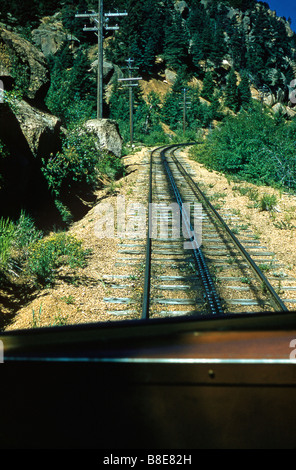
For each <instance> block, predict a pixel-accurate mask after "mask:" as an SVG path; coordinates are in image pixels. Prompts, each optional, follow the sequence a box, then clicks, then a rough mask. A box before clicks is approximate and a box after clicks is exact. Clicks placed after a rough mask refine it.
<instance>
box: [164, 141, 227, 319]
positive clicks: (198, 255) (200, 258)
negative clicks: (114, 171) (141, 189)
mask: <svg viewBox="0 0 296 470" xmlns="http://www.w3.org/2000/svg"><path fill="white" fill-rule="evenodd" d="M185 145H192V144H182V145H178V146H177V147H184V146H185ZM175 147H176V145H174V146H171V147H169V148H166V149H165V150H163V151H161V152H160V155H161V159H162V162H163V165H164V168H165V170H166V174H167V177H168V179H169V182H170V184H171V187H172V189H173V192H174V195H175V198H176V201H177V203H178V205H179V208H180V212H181V214H182V221H183V223H184V224H185V228H186V232H187V234H193V236H192V237H191V238H190V240H189V241H190V242H191V245H192V250H193V254H194V259H195V262H196V265H197V268H198V272H199V275H200V277H201V281H202V284H203V287H204V290H205V297H206V300H207V303H208V306H209V309H210V312H211V314H212V315H217V314H218V315H223V313H224V310H223V307H222V304H221V300H220V298H219V296H218V294H217V291H216V288H215V283H214V281H213V279H212V276H211V274H210V271H209V268H208V266H207V263H206V260H205V258H204V255H203V253H202V250H201V248H200V247H198V246H197V242H196V239H195V235H194V230H193V228H192V225H191V223H190V217H189V216H188V214H187V211H186V209H185V207H184V203H183V201H182V197H181V194H180V192H179V190H178V188H177V185H176V182H175V179H174V177H173V174H172V172H171V169H170V167H169V164H168V162H167V160H166V157H165V153H166V152H167V151H169V150H171V149H172V148H175Z"/></svg>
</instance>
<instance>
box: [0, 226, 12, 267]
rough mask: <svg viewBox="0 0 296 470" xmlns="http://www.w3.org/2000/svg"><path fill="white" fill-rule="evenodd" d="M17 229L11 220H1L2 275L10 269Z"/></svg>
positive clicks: (0, 250) (0, 252) (0, 264)
mask: <svg viewBox="0 0 296 470" xmlns="http://www.w3.org/2000/svg"><path fill="white" fill-rule="evenodd" d="M14 232H15V227H14V224H13V223H12V222H11V221H10V220H9V219H3V218H1V219H0V274H1V273H2V274H3V273H4V272H5V271H7V269H8V268H9V260H10V257H11V250H12V245H13V239H14Z"/></svg>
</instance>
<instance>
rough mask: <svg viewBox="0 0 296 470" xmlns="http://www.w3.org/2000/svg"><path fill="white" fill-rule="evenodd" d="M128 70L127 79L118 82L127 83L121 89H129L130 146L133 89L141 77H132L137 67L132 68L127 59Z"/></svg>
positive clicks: (132, 118)
mask: <svg viewBox="0 0 296 470" xmlns="http://www.w3.org/2000/svg"><path fill="white" fill-rule="evenodd" d="M126 62H127V69H128V75H129V76H128V78H119V79H118V81H119V82H127V85H122V86H123V87H129V101H130V135H131V145H133V143H134V93H133V87H135V86H139V83H135V82H138V81H139V80H142V77H132V71H133V70H137V69H138V67H132V63H133V62H134V61H133V59H128V60H127V61H126Z"/></svg>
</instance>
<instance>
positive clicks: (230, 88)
mask: <svg viewBox="0 0 296 470" xmlns="http://www.w3.org/2000/svg"><path fill="white" fill-rule="evenodd" d="M238 104H239V99H238V88H237V77H236V73H235V71H234V69H233V68H232V69H231V70H230V72H229V74H228V76H227V84H226V88H225V106H227V107H228V108H230V109H231V110H232V111H234V112H235V111H237V109H238Z"/></svg>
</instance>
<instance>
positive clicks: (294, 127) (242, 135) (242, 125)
mask: <svg viewBox="0 0 296 470" xmlns="http://www.w3.org/2000/svg"><path fill="white" fill-rule="evenodd" d="M295 137H296V122H291V123H287V122H282V123H281V124H278V123H277V121H275V120H274V119H273V118H272V117H271V116H269V115H268V114H264V112H261V109H260V107H259V108H258V107H256V106H254V109H253V110H252V111H251V112H248V113H247V112H245V111H242V112H241V113H240V114H239V115H238V116H231V117H228V118H227V119H225V121H224V122H223V123H222V125H220V126H219V127H217V128H216V129H214V130H213V131H212V132H211V133H210V134H209V137H208V139H207V141H206V142H205V144H204V145H203V146H201V147H197V148H196V149H195V150H194V151H193V154H194V156H195V158H196V159H197V160H198V161H200V162H201V163H203V164H205V165H206V166H207V167H209V168H211V169H214V170H216V171H219V172H223V173H225V174H228V175H232V176H234V177H236V178H237V179H241V180H245V181H250V182H252V183H256V184H266V185H271V186H280V187H289V188H292V189H294V190H295V189H296V159H295V140H296V139H295Z"/></svg>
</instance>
